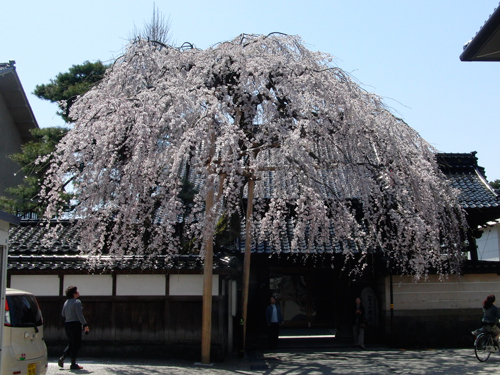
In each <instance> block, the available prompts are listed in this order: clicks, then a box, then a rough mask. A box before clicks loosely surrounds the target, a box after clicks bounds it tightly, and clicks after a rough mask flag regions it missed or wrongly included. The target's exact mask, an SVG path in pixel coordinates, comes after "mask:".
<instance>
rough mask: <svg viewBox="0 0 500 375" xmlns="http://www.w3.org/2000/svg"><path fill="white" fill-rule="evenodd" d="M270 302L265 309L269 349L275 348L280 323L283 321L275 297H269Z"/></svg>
mask: <svg viewBox="0 0 500 375" xmlns="http://www.w3.org/2000/svg"><path fill="white" fill-rule="evenodd" d="M269 302H270V303H271V304H270V305H269V306H267V309H266V320H267V326H268V343H269V349H276V348H277V346H278V337H279V334H280V324H281V323H283V315H282V314H281V307H280V305H278V304H277V303H276V299H275V298H274V297H271V299H270V300H269Z"/></svg>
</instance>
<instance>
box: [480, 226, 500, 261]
mask: <svg viewBox="0 0 500 375" xmlns="http://www.w3.org/2000/svg"><path fill="white" fill-rule="evenodd" d="M482 232H483V235H482V236H481V238H478V239H477V240H476V245H477V255H478V257H479V260H494V261H498V260H500V224H497V225H494V226H492V227H488V228H485V229H484V230H483V231H482Z"/></svg>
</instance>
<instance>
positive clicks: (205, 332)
mask: <svg viewBox="0 0 500 375" xmlns="http://www.w3.org/2000/svg"><path fill="white" fill-rule="evenodd" d="M211 141H212V147H211V150H210V157H212V156H213V155H214V152H215V147H214V144H215V134H214V133H213V132H212V134H211ZM214 184H215V181H214V180H213V176H208V178H207V196H206V200H205V219H207V218H209V217H210V216H211V215H212V213H211V211H212V207H213V206H214ZM212 226H213V225H212ZM205 229H206V228H205ZM207 233H208V231H207V230H205V234H207ZM213 245H214V242H213V229H211V230H210V233H209V234H208V235H207V238H206V239H205V262H204V265H203V308H202V319H201V363H203V364H205V365H206V364H209V363H210V344H211V341H212V275H213V263H214V251H213Z"/></svg>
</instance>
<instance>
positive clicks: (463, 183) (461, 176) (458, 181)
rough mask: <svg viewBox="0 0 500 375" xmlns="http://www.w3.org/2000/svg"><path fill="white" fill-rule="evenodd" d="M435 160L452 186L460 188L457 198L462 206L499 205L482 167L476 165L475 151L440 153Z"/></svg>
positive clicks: (489, 206) (499, 201) (498, 200)
mask: <svg viewBox="0 0 500 375" xmlns="http://www.w3.org/2000/svg"><path fill="white" fill-rule="evenodd" d="M437 160H438V163H439V166H440V167H441V170H442V171H443V172H444V174H445V175H446V176H447V177H448V179H449V180H450V181H451V183H452V185H453V187H455V188H457V189H459V190H460V194H459V197H458V198H459V201H460V204H461V205H462V207H464V208H465V209H471V208H498V207H500V199H499V196H498V194H497V193H496V192H495V191H494V190H493V189H492V188H491V186H490V185H489V184H488V182H487V180H486V176H485V171H484V168H483V167H480V166H478V165H477V157H476V153H475V152H471V153H462V154H452V153H441V154H438V155H437Z"/></svg>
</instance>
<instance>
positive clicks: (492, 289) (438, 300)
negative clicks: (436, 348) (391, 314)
mask: <svg viewBox="0 0 500 375" xmlns="http://www.w3.org/2000/svg"><path fill="white" fill-rule="evenodd" d="M385 287H386V288H385V292H386V298H385V306H384V307H385V309H386V310H390V296H389V288H390V283H389V277H386V278H385ZM490 294H494V295H496V296H497V298H498V297H500V276H499V275H497V274H477V275H464V276H461V277H459V276H450V278H449V279H448V280H445V281H442V282H441V281H439V279H438V277H437V276H435V275H432V276H431V277H430V278H429V280H428V281H421V282H417V283H415V282H413V280H412V279H411V277H409V276H401V277H400V276H393V296H394V310H395V311H398V310H441V309H470V308H472V309H474V308H477V309H480V308H481V306H482V303H483V301H484V299H485V298H486V297H487V296H488V295H490Z"/></svg>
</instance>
